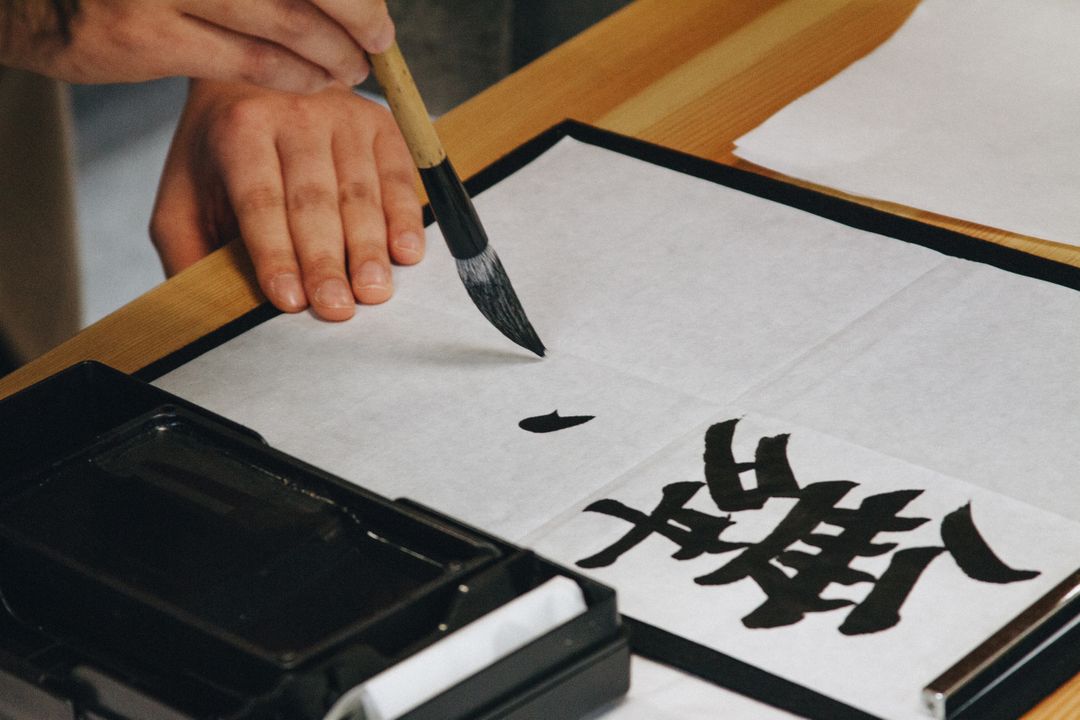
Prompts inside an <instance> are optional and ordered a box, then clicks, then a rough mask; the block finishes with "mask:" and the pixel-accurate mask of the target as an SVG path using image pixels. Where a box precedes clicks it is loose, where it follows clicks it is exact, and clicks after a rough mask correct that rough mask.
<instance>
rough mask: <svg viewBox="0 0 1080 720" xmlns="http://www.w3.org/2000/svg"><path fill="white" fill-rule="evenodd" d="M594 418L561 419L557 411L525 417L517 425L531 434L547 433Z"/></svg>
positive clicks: (586, 416)
mask: <svg viewBox="0 0 1080 720" xmlns="http://www.w3.org/2000/svg"><path fill="white" fill-rule="evenodd" d="M595 417H596V416H595V415H567V416H566V417H562V416H561V415H559V411H558V410H555V411H554V412H551V413H548V414H547V415H536V416H535V417H527V418H525V419H524V420H522V421H521V422H519V423H518V427H519V428H521V429H522V430H528V431H529V432H531V433H549V432H555V431H556V430H565V429H566V428H572V427H574V426H575V425H581V424H582V423H587V422H589V421H590V420H592V419H593V418H595Z"/></svg>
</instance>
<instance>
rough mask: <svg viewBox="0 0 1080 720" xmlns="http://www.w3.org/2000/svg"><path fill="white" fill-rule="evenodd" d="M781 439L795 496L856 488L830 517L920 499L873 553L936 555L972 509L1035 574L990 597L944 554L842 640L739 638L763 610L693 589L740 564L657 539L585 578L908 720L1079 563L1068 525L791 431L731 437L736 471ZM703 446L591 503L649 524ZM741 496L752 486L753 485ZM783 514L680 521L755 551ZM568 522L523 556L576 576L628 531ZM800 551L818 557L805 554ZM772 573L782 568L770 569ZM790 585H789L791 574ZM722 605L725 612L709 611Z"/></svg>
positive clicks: (757, 633) (991, 589)
mask: <svg viewBox="0 0 1080 720" xmlns="http://www.w3.org/2000/svg"><path fill="white" fill-rule="evenodd" d="M782 433H790V434H791V438H790V441H789V446H788V457H789V459H790V461H791V466H792V469H793V470H794V472H795V476H796V478H798V479H799V481H800V485H802V486H803V487H804V488H805V487H807V486H808V485H810V484H812V483H819V482H827V481H835V480H847V481H851V482H853V483H856V484H857V485H856V487H854V488H852V489H851V490H850V491H849V492H848V493H847V494H846V495H845V496H844V497H843V499H842V500H841V501H840V502H838V503H837V505H836V507H839V508H847V509H857V508H858V507H859V506H860V503H862V502H863V501H865V500H867V499H868V498H870V497H872V496H876V495H880V494H882V493H888V492H894V491H901V490H917V491H921V494H920V495H919V496H918V497H916V498H914V499H913V500H911V501H910V502H909V503H908V504H907V505H906V506H905V507H904V508H903V509H902V510H901V511H900V512H898V513H897V515H898V516H899V517H902V518H924V519H925V520H926V521H927V522H925V523H924V524H922V525H921V526H920V527H918V528H915V529H913V530H910V531H891V532H882V533H881V534H879V535H878V536H876V537H875V538H874V542H875V543H890V542H891V543H897V544H898V545H899V547H898V549H905V548H918V547H940V546H942V537H941V529H940V528H941V520H942V519H943V518H944V517H945V516H946V515H947V514H949V513H950V512H952V511H954V510H957V509H958V508H961V507H963V506H965V505H968V504H970V507H971V512H972V515H973V517H974V521H975V526H976V528H977V529H978V530H979V532H980V533H981V534H982V536H983V537H984V539H985V540H986V542H987V543H988V544H989V545H990V547H991V549H992V550H993V551H994V553H995V554H996V555H997V556H998V557H999V558H1000V559H1001V560H1002V561H1004V562H1005V563H1006V564H1007V565H1009V566H1010V567H1012V568H1013V569H1017V570H1020V569H1038V570H1039V571H1041V573H1042V574H1041V575H1040V576H1039V577H1037V578H1034V579H1032V580H1028V581H1023V582H1015V583H1011V584H1007V585H995V584H989V583H985V582H980V581H976V580H973V579H971V578H970V577H968V576H967V575H965V574H964V572H962V571H961V570H960V569H959V568H958V566H957V564H956V562H955V561H954V560H953V559H952V558H951V557H950V556H949V554H948V553H942V554H941V555H939V556H937V557H936V558H934V559H933V560H932V561H931V562H930V564H929V566H928V567H927V568H926V570H925V571H924V572H923V574H922V576H921V577H920V578H919V580H918V581H917V582H916V583H915V584H914V586H913V589H912V591H911V594H910V595H909V596H908V597H907V599H906V601H905V602H904V603H903V605H902V607H901V610H900V616H901V617H900V621H899V622H898V623H897V624H896V625H895V626H894V627H892V628H890V629H888V630H883V631H880V632H874V633H867V634H860V635H854V636H849V635H844V634H841V633H840V632H839V631H838V627H839V626H840V625H841V623H842V621H843V620H844V619H845V617H846V616H847V614H848V609H839V610H832V611H827V612H818V613H808V614H807V615H806V616H805V617H804V619H802V620H800V621H798V622H797V623H795V624H792V625H786V626H782V627H776V628H759V629H753V630H748V629H747V628H746V627H744V625H743V623H742V618H743V617H745V616H746V615H749V614H750V613H751V612H752V611H754V610H755V609H756V608H757V607H758V606H759V605H760V604H761V603H763V602H764V601H765V599H766V597H767V596H766V595H765V594H764V593H763V591H762V589H761V588H760V587H759V586H758V585H757V584H756V583H755V582H754V581H753V580H751V579H750V578H746V579H744V580H740V581H738V582H736V583H734V584H731V585H698V584H696V583H695V582H694V579H695V578H697V577H701V576H706V575H708V574H709V573H711V572H713V571H715V570H717V569H719V568H720V567H721V566H723V565H725V564H726V563H727V562H729V561H731V560H732V559H734V558H735V557H736V556H737V555H738V552H734V551H733V552H730V553H723V554H704V555H701V556H699V557H697V558H693V559H688V560H678V561H677V560H672V559H671V556H672V554H673V553H674V552H676V551H677V550H679V548H680V546H679V545H677V544H676V543H674V542H672V541H671V540H670V539H667V538H665V537H663V536H662V535H660V534H657V533H653V534H650V535H649V536H648V537H647V538H646V539H645V540H643V541H642V542H641V543H640V544H639V545H637V546H635V547H633V548H632V549H629V550H627V551H626V552H625V553H624V554H623V555H622V556H621V557H619V559H618V560H615V561H614V562H613V563H612V564H611V565H609V566H607V567H602V568H597V569H590V570H586V572H588V574H590V575H592V576H593V577H595V578H596V579H597V580H600V581H601V582H604V583H607V584H609V585H612V586H614V587H616V588H618V589H619V607H620V610H621V611H622V612H624V613H625V614H627V615H630V616H631V617H635V618H642V619H645V618H647V619H648V622H650V623H651V624H654V625H657V626H659V627H661V628H663V629H665V630H668V631H670V632H672V633H675V634H676V635H680V636H682V637H687V638H702V639H705V638H708V639H707V640H704V644H707V645H709V646H710V647H712V648H714V649H716V650H718V651H721V652H723V653H725V654H728V655H732V656H734V657H736V658H739V659H740V660H743V661H745V662H748V663H750V664H752V665H755V666H758V667H764V668H768V669H769V670H770V671H772V672H774V673H776V674H778V675H780V676H781V677H785V678H788V679H790V680H794V681H796V682H798V683H800V684H803V685H805V686H807V687H811V688H814V689H816V690H818V691H819V692H823V693H824V694H826V695H828V696H830V697H834V698H838V699H842V700H844V701H845V702H847V703H849V704H851V705H854V706H856V707H858V708H861V709H864V710H868V711H870V712H871V713H874V714H877V715H880V716H882V717H888V718H905V719H907V718H910V719H912V720H916V719H917V718H921V717H923V716H924V712H925V711H924V710H923V709H922V706H921V702H920V698H919V697H918V695H917V693H913V692H912V691H911V688H913V687H916V688H921V687H922V686H923V685H925V684H926V683H927V682H928V681H929V680H931V679H932V678H933V677H934V676H935V675H936V671H935V668H936V669H938V670H944V669H945V668H947V667H949V666H950V665H951V664H953V663H954V662H956V661H957V660H959V659H960V658H961V657H963V656H964V655H965V654H966V653H967V652H968V651H969V650H971V649H972V648H973V647H975V646H976V645H978V644H979V643H980V642H981V641H982V640H984V639H986V638H987V637H989V636H990V635H991V634H992V633H993V632H994V631H996V630H997V629H998V628H999V627H1000V626H1001V625H1002V617H1003V616H1004V617H1012V616H1015V615H1016V614H1018V613H1020V612H1021V611H1022V610H1024V608H1026V607H1027V606H1028V605H1029V604H1031V602H1032V601H1033V600H1034V599H1035V598H1037V597H1038V596H1039V595H1041V594H1043V593H1045V592H1048V591H1049V590H1050V589H1051V588H1052V587H1053V586H1054V585H1056V584H1057V583H1058V582H1059V581H1060V580H1061V578H1062V577H1064V576H1065V575H1067V574H1069V573H1070V572H1071V571H1072V570H1074V569H1075V567H1076V563H1077V558H1078V557H1080V555H1078V552H1080V526H1078V525H1077V524H1076V523H1074V522H1070V521H1067V520H1065V519H1064V518H1062V517H1060V516H1057V515H1053V514H1051V513H1041V512H1038V511H1033V510H1032V508H1030V507H1027V506H1024V505H1023V504H1022V503H1018V502H1015V501H1011V500H1010V499H1007V498H1003V497H1001V496H999V495H996V494H994V493H989V492H986V491H984V490H982V489H980V488H977V487H975V486H973V485H971V484H969V483H963V482H959V481H956V480H953V479H952V478H949V477H946V476H943V475H940V474H937V473H934V472H932V471H929V470H926V469H925V468H920V467H917V466H913V465H910V464H907V463H903V462H901V461H898V460H895V459H893V458H889V457H886V456H883V455H878V454H877V453H873V452H870V451H867V450H864V449H861V448H857V447H854V446H849V445H846V444H845V443H842V442H839V441H837V440H835V439H833V438H830V437H828V436H824V435H819V434H817V433H814V432H812V431H810V430H807V429H805V428H800V427H798V426H795V425H793V424H792V423H790V422H787V421H775V420H766V419H764V418H761V417H757V416H753V415H750V416H746V417H743V419H741V420H740V422H739V425H738V429H737V432H736V437H735V440H736V442H735V446H734V449H735V459H736V461H740V462H742V461H751V460H753V458H754V448H755V446H756V444H757V441H758V440H759V438H761V437H766V436H775V435H779V434H782ZM704 434H705V427H704V426H702V427H699V428H696V429H695V430H693V431H692V432H690V433H688V434H687V435H686V437H685V438H683V439H681V440H680V441H679V442H677V443H675V444H673V445H672V446H670V447H669V448H666V449H665V451H664V452H663V453H661V454H659V455H657V456H655V457H654V458H652V459H651V460H650V462H649V463H646V464H645V465H642V466H640V467H638V468H635V470H634V471H632V472H631V473H629V474H628V475H627V476H625V477H623V478H621V479H620V481H619V482H618V483H617V484H616V485H614V486H612V487H610V488H608V489H606V490H605V491H604V492H602V493H599V494H598V496H597V498H596V499H599V498H605V499H615V500H618V501H620V502H622V503H624V504H625V505H626V506H628V507H630V508H633V509H636V510H640V511H642V512H644V513H646V514H648V513H650V512H651V511H653V509H654V508H655V507H656V506H657V504H658V503H659V501H660V499H661V491H662V488H663V486H664V485H666V484H668V483H671V482H678V481H686V480H690V481H699V480H701V479H702V449H703V438H704ZM746 485H747V486H751V487H752V486H753V475H752V474H750V473H748V478H747V480H746ZM792 504H793V502H792V501H790V500H786V499H773V500H770V501H768V502H767V503H766V504H765V506H764V507H763V508H762V509H760V510H745V511H740V512H732V513H730V514H725V513H723V512H720V511H718V510H717V508H716V506H715V505H714V504H711V503H710V501H709V498H708V494H707V492H706V491H705V489H704V488H703V489H702V490H701V491H699V492H698V493H697V494H696V495H695V496H694V498H693V501H692V502H691V503H690V504H689V505H688V506H687V507H692V508H694V509H696V510H699V511H701V512H703V513H706V514H710V515H714V516H718V517H720V516H725V515H726V516H728V517H731V518H732V519H734V521H735V524H734V525H733V526H732V527H731V528H729V529H728V530H726V531H725V532H724V533H723V534H722V535H721V536H720V537H721V538H722V539H724V540H727V541H731V542H735V541H753V542H758V541H761V540H762V539H763V538H764V537H765V536H766V535H767V534H768V533H769V532H770V531H771V530H773V529H774V528H775V527H776V526H777V525H778V524H779V520H780V519H782V518H783V517H784V516H785V514H786V513H787V511H789V510H790V509H791V507H792ZM575 510H576V512H572V513H569V514H568V515H567V516H565V517H564V518H560V519H559V521H557V522H555V523H553V524H552V526H550V527H549V528H545V529H544V530H542V531H541V532H538V533H536V534H534V535H532V536H530V537H528V538H526V543H527V544H528V545H529V546H531V547H534V548H536V550H537V551H538V552H539V553H541V554H542V555H544V556H546V557H551V558H556V559H559V560H561V561H562V562H564V563H567V564H571V563H574V562H576V561H579V560H583V559H585V558H587V557H590V556H592V555H593V554H594V553H597V552H600V551H602V550H604V549H606V548H607V547H609V546H610V545H611V544H612V543H614V542H616V541H618V540H619V539H620V538H622V537H623V536H624V535H625V534H626V533H627V532H628V531H629V530H630V529H631V528H632V525H631V524H630V523H628V522H626V521H624V520H622V519H619V518H615V517H611V516H608V515H605V514H602V513H597V512H581V511H580V508H576V509H575ZM820 531H821V532H823V533H826V534H830V535H835V534H838V533H839V532H840V528H839V527H836V526H834V525H827V526H826V525H822V526H821V527H820ZM1047 538H1053V541H1052V542H1047V540H1046V539H1047ZM793 547H794V546H793ZM797 549H802V550H807V551H810V552H817V551H815V550H814V549H813V548H810V547H809V546H807V545H799V546H797ZM892 557H893V553H888V554H885V555H881V556H878V557H859V558H856V559H855V561H854V562H853V563H851V565H850V566H849V567H851V568H854V569H858V570H863V571H866V572H869V573H871V574H872V575H874V576H878V577H879V576H880V575H881V573H882V572H883V571H884V570H885V569H886V567H887V566H888V565H889V562H890V560H891V558H892ZM774 567H779V566H778V565H776V564H775V563H774ZM787 574H789V575H790V574H792V571H791V569H790V568H788V569H787ZM869 589H870V586H869V584H865V583H860V584H857V585H853V586H843V585H840V584H838V583H835V582H834V583H833V584H831V585H829V586H828V587H827V588H826V590H825V592H823V593H822V595H821V597H824V598H835V599H847V600H851V601H853V602H860V601H862V600H864V599H865V598H866V593H867V592H868V591H869ZM661 599H662V600H661ZM721 605H722V607H724V609H725V610H729V609H730V611H728V612H718V611H716V610H715V608H717V607H718V606H721ZM735 608H737V610H735ZM841 669H842V670H841Z"/></svg>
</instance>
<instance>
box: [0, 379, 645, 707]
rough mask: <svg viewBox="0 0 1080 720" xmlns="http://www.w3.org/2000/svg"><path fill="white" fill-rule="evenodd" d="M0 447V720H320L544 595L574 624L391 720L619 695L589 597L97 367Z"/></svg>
mask: <svg viewBox="0 0 1080 720" xmlns="http://www.w3.org/2000/svg"><path fill="white" fill-rule="evenodd" d="M0 429H2V433H0V716H5V713H6V714H7V715H11V716H12V717H13V718H15V720H22V719H23V718H26V719H28V720H29V719H33V720H39V719H41V720H45V719H48V720H54V719H56V720H60V719H63V720H68V719H71V720H74V719H76V718H80V719H81V718H87V719H89V718H109V719H113V720H143V719H144V718H145V719H146V720H150V719H153V720H182V719H187V720H209V719H211V718H215V719H216V718H221V719H226V718H228V719H236V720H248V719H251V720H254V719H256V718H258V719H263V718H265V719H270V718H275V719H278V718H279V719H281V720H309V719H311V720H321V718H323V717H324V715H325V714H326V712H327V711H328V710H329V709H330V707H331V706H332V705H333V703H334V702H335V701H336V700H337V699H338V698H339V697H340V696H341V695H342V694H343V693H344V692H346V691H347V690H349V689H350V688H352V687H353V686H355V685H357V684H359V683H361V682H363V681H364V680H366V679H368V678H370V677H372V676H374V675H376V674H377V673H379V672H381V671H383V670H385V669H387V668H389V667H391V666H393V665H395V664H396V663H398V662H400V661H401V660H403V659H405V658H407V657H409V656H410V655H412V654H413V653H415V652H417V651H418V650H420V649H423V648H425V647H427V646H428V645H430V644H432V643H434V642H436V641H437V640H439V639H440V638H442V637H445V636H446V635H447V634H448V633H452V632H454V631H455V630H457V629H459V628H461V627H462V626H464V625H465V624H467V623H469V622H471V621H472V620H475V619H476V618H478V617H480V616H482V615H484V614H486V613H488V612H490V611H492V610H493V609H495V608H498V607H499V606H501V605H503V604H505V603H507V602H509V601H510V600H512V599H514V598H515V597H517V596H519V595H521V594H523V593H525V592H527V591H529V590H530V589H532V588H534V587H537V586H538V585H540V584H542V583H543V582H545V581H547V580H549V579H551V578H552V577H554V576H556V575H563V576H566V577H570V578H571V579H573V580H574V581H576V582H577V584H578V586H579V587H580V588H581V589H582V591H583V594H584V595H585V598H586V603H587V605H588V609H587V612H586V613H585V614H584V615H581V616H578V617H577V618H575V619H573V620H571V621H569V622H567V623H565V624H564V625H562V626H560V627H558V628H556V629H555V630H552V631H551V632H549V633H548V634H547V635H544V636H542V637H540V638H539V639H538V640H536V641H534V642H532V643H530V644H528V645H526V646H525V647H523V648H521V649H520V650H518V651H516V652H514V653H511V654H510V655H507V656H506V657H503V658H502V659H500V660H497V661H495V662H494V663H493V664H491V665H489V666H488V667H487V668H486V669H485V670H482V671H480V672H479V673H477V674H476V675H474V676H472V677H471V678H469V679H467V680H465V681H463V682H461V683H460V684H459V685H457V686H455V687H453V688H450V689H449V690H446V691H444V692H442V693H441V694H439V695H437V696H435V697H434V698H432V699H430V700H428V701H426V702H425V703H424V704H422V705H420V706H419V707H416V708H415V709H413V710H412V711H410V712H408V713H407V714H405V715H403V716H402V718H404V719H405V720H427V719H429V718H430V719H432V720H434V719H436V718H437V719H439V720H453V719H455V718H485V719H488V718H490V719H491V720H494V719H495V718H507V719H513V720H524V719H525V718H540V717H560V718H574V717H578V716H580V715H582V714H584V713H586V712H588V711H590V710H592V709H594V708H595V707H598V706H600V705H602V704H603V703H606V702H609V701H611V700H613V699H614V698H616V697H618V696H619V695H621V694H622V693H624V692H625V690H626V687H627V684H628V662H629V656H628V650H627V643H626V638H625V631H624V630H623V629H622V627H621V626H620V623H619V620H618V615H617V612H616V606H615V596H614V592H613V591H612V590H611V589H610V588H607V587H605V586H602V585H599V584H598V583H595V582H592V581H590V580H588V579H586V578H584V577H581V576H579V575H577V574H575V573H573V572H570V571H569V570H566V569H564V568H561V567H558V566H556V565H554V564H552V563H550V562H548V561H546V560H544V559H542V558H539V557H537V556H536V555H534V554H533V553H531V552H528V551H525V550H521V549H519V548H516V547H513V546H511V545H509V544H507V543H504V542H501V541H499V540H497V539H495V538H492V537H489V536H486V535H484V534H482V533H480V532H478V531H476V530H474V529H471V528H467V527H465V526H462V525H460V524H458V523H456V522H454V521H453V520H451V519H448V518H445V517H443V516H440V515H438V514H436V513H434V512H431V511H429V510H427V509H425V508H422V507H420V506H418V505H416V504H414V503H411V502H409V501H407V500H399V501H390V500H387V499H385V498H382V497H380V496H378V495H375V494H374V493H370V492H368V491H366V490H364V489H362V488H360V487H357V486H356V485H353V484H351V483H348V482H345V481H343V480H341V479H339V478H336V477H334V476H331V475H329V474H327V473H325V472H322V471H320V470H318V469H317V468H314V467H312V466H310V465H307V464H305V463H303V462H301V461H299V460H297V459H295V458H292V457H290V456H288V455H286V454H284V453H281V452H278V451H276V450H274V449H273V448H270V447H269V446H268V445H266V444H265V443H264V442H263V441H262V440H261V439H260V438H259V437H258V435H256V434H255V433H253V432H251V431H250V430H247V429H246V428H243V427H241V426H239V425H236V424H235V423H232V422H230V421H228V420H225V419H224V418H221V417H219V416H216V415H214V414H212V413H210V412H208V411H206V410H204V409H202V408H199V407H196V406H194V405H192V404H190V403H187V402H185V401H183V400H181V399H180V398H177V397H175V396H172V395H170V394H168V393H165V392H163V391H161V390H158V389H157V388H154V387H152V386H149V385H146V384H144V383H141V382H139V381H137V380H134V379H132V378H130V377H128V376H126V375H124V374H122V373H119V372H116V371H114V370H112V369H110V368H107V367H105V366H103V365H100V364H97V363H83V364H80V365H76V366H74V367H72V368H69V369H68V370H66V371H64V372H62V373H60V374H58V375H56V376H53V377H52V378H50V379H48V380H46V381H44V382H42V383H39V384H38V385H35V386H34V387H32V388H29V389H27V390H25V391H23V392H22V393H19V394H18V395H15V396H13V397H11V398H9V399H7V400H5V401H3V402H0Z"/></svg>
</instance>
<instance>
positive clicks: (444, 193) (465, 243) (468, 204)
mask: <svg viewBox="0 0 1080 720" xmlns="http://www.w3.org/2000/svg"><path fill="white" fill-rule="evenodd" d="M420 179H421V180H422V181H423V183H424V189H425V190H427V195H428V202H429V203H430V204H431V212H432V213H433V214H434V215H435V221H436V222H437V223H439V229H440V230H442V234H443V238H444V239H445V240H446V246H447V247H448V248H450V254H451V255H453V256H454V257H455V258H457V259H459V260H465V259H468V258H471V257H476V256H477V255H479V254H480V253H482V252H483V251H484V249H485V248H486V247H487V244H488V239H487V234H486V233H485V232H484V227H483V225H481V224H480V218H479V217H477V215H476V210H475V208H473V204H472V201H471V200H470V199H469V195H468V193H466V192H465V187H464V186H463V185H462V184H461V180H460V179H458V176H457V173H456V172H454V167H453V165H451V164H450V159H449V158H446V159H444V160H443V161H442V162H440V163H439V164H438V165H435V166H433V167H429V168H420Z"/></svg>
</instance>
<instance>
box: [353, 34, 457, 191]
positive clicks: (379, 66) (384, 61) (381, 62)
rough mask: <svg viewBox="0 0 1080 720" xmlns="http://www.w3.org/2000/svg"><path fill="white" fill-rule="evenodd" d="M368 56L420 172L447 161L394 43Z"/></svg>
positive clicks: (410, 75)
mask: <svg viewBox="0 0 1080 720" xmlns="http://www.w3.org/2000/svg"><path fill="white" fill-rule="evenodd" d="M368 57H369V58H370V59H371V68H372V70H373V71H374V72H375V79H376V80H378V81H379V85H381V86H382V89H383V92H384V93H386V100H387V102H389V103H390V109H391V110H392V111H393V113H394V118H395V119H396V120H397V124H398V127H400V128H401V134H402V135H404V136H405V143H406V144H407V145H408V146H409V152H410V153H412V157H413V162H415V163H416V167H418V168H420V169H421V170H423V169H425V168H433V167H435V166H436V165H438V164H439V163H441V162H442V161H443V160H445V159H446V151H445V150H443V146H442V143H441V142H440V141H439V136H438V134H436V132H435V126H434V125H432V124H431V118H430V117H429V116H428V113H427V108H426V107H424V100H423V98H421V97H420V92H419V91H418V90H417V89H416V83H415V82H413V77H412V73H410V72H409V66H408V65H406V64H405V58H404V57H403V56H402V55H401V49H400V48H399V47H398V44H397V42H396V41H395V42H394V44H393V45H391V46H390V49H389V50H387V51H386V52H384V53H380V54H378V55H369V56H368Z"/></svg>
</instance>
